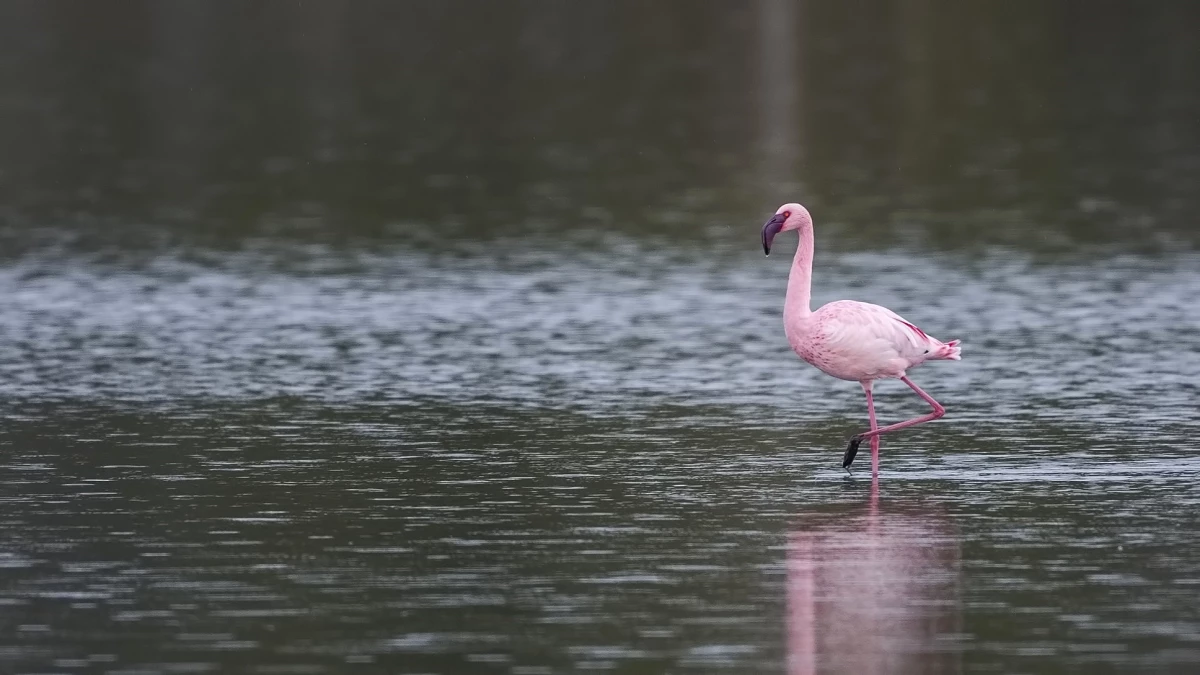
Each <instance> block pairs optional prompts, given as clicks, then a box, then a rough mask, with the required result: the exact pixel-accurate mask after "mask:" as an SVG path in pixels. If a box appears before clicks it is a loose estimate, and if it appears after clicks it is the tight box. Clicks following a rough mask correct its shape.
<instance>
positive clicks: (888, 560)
mask: <svg viewBox="0 0 1200 675" xmlns="http://www.w3.org/2000/svg"><path fill="white" fill-rule="evenodd" d="M822 520H823V522H821V523H820V524H817V523H804V524H802V525H801V526H799V527H798V528H797V529H796V530H794V531H793V532H792V533H791V537H790V540H789V544H788V551H787V608H788V617H787V628H788V636H787V637H788V672H789V674H790V675H814V674H815V673H854V674H855V675H871V674H876V673H877V674H880V675H882V674H884V673H887V674H889V675H891V674H895V673H922V674H926V675H928V674H943V673H961V672H962V662H961V658H960V653H959V650H958V648H957V645H956V643H955V640H956V637H957V636H958V635H959V634H960V633H961V632H962V613H961V607H960V601H961V593H960V584H959V578H960V561H961V553H960V547H959V541H958V537H957V534H956V533H955V531H954V528H953V526H952V524H951V522H950V520H949V519H948V518H947V517H946V516H945V514H943V513H941V512H940V511H938V510H937V509H934V508H927V507H920V506H914V505H894V504H887V503H885V505H884V508H881V507H880V504H879V484H878V482H877V481H875V480H873V481H872V482H871V492H870V499H869V501H868V503H867V505H866V507H865V508H863V509H862V510H861V511H860V512H858V513H851V514H844V513H843V514H838V516H837V518H835V519H829V518H828V517H826V518H823V519H822Z"/></svg>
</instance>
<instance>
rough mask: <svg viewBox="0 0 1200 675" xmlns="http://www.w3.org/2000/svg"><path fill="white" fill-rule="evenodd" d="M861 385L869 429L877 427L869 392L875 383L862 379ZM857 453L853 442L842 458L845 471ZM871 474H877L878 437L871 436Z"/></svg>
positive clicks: (873, 405) (872, 397) (872, 398)
mask: <svg viewBox="0 0 1200 675" xmlns="http://www.w3.org/2000/svg"><path fill="white" fill-rule="evenodd" d="M859 384H861V385H862V388H863V393H865V394H866V395H867V418H868V419H870V420H871V431H875V430H876V429H878V428H879V424H878V423H877V422H876V421H875V397H874V395H873V394H872V393H871V387H872V385H874V384H875V382H874V380H863V381H862V382H859ZM857 454H858V444H857V443H854V444H853V445H851V446H850V447H849V448H847V449H846V456H845V458H843V459H842V468H843V469H845V470H846V472H847V473H849V471H850V463H851V462H853V461H854V456H855V455H857ZM871 475H872V476H878V475H879V437H878V436H872V437H871Z"/></svg>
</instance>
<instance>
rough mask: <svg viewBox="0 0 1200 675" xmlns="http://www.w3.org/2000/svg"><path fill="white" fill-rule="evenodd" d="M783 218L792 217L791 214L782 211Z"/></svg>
mask: <svg viewBox="0 0 1200 675" xmlns="http://www.w3.org/2000/svg"><path fill="white" fill-rule="evenodd" d="M783 217H784V218H791V217H792V212H791V211H784V212H783Z"/></svg>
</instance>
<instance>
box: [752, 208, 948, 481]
mask: <svg viewBox="0 0 1200 675" xmlns="http://www.w3.org/2000/svg"><path fill="white" fill-rule="evenodd" d="M791 230H799V232H800V245H799V246H797V247H796V257H795V259H794V260H792V271H791V273H790V275H789V276H788V288H787V297H786V299H785V300H784V306H783V328H784V332H785V333H786V334H787V338H788V342H789V343H790V344H791V345H792V350H793V351H795V352H796V354H798V355H799V356H800V358H802V359H804V360H805V361H807V362H809V363H810V364H812V365H814V366H816V367H817V369H819V370H820V371H821V372H823V373H825V374H826V375H832V376H833V377H836V378H839V379H842V380H852V381H855V382H858V383H859V384H860V385H862V388H863V391H864V392H865V393H866V395H867V417H868V419H869V420H870V422H871V429H870V431H864V432H862V433H859V434H855V435H854V436H852V437H851V438H850V444H849V445H848V446H847V447H846V455H845V457H844V458H843V459H842V468H843V469H845V470H846V471H847V472H849V471H850V463H851V462H853V461H854V456H855V455H856V454H858V446H859V444H860V443H862V442H863V441H865V440H868V439H869V440H870V441H871V476H872V477H875V476H878V475H879V436H880V435H882V434H886V433H889V432H892V431H899V430H900V429H904V428H907V427H911V426H915V425H917V424H923V423H925V422H932V421H933V420H936V419H938V418H940V417H941V416H943V415H945V414H946V409H945V408H944V407H942V404H941V403H938V402H937V401H935V400H934V399H933V397H932V396H930V395H929V394H926V393H925V392H924V391H922V390H921V388H920V387H918V386H917V385H916V384H915V383H913V381H912V380H910V379H909V378H908V370H909V369H910V368H915V367H916V366H919V365H921V364H922V363H924V362H926V361H936V360H951V361H958V360H960V358H961V357H960V356H959V346H958V343H959V341H958V340H951V341H950V342H946V343H943V342H942V341H940V340H938V339H936V338H934V337H932V336H930V335H928V334H926V333H925V331H923V330H921V329H920V328H917V327H916V325H914V324H912V323H910V322H908V321H905V320H904V318H903V317H901V316H900V315H899V314H896V313H895V312H893V311H892V310H890V309H887V308H886V307H880V306H879V305H872V304H870V303H867V302H856V301H854V300H837V301H835V302H831V303H829V304H827V305H824V306H822V307H821V308H820V309H818V310H817V311H815V312H814V311H812V309H810V296H811V290H812V262H813V221H812V216H811V215H809V213H808V209H806V208H804V207H803V206H801V205H799V204H796V203H790V204H784V205H783V206H780V207H779V210H777V211H776V212H775V215H774V216H772V218H771V219H770V220H768V221H767V222H766V224H765V225H763V229H762V244H763V253H765V254H767V255H770V254H771V242H772V241H774V239H775V236H776V235H777V234H779V233H780V232H789V231H791ZM881 378H896V379H899V380H900V381H901V382H903V383H904V384H906V385H908V386H909V388H910V389H912V390H913V391H915V392H916V393H917V395H918V396H920V397H921V398H922V399H924V400H925V402H926V403H928V404H929V405H930V406H931V407H932V408H933V411H932V412H930V413H928V414H926V415H921V416H919V417H914V418H912V419H910V420H905V421H903V422H897V423H896V424H889V425H888V426H885V427H880V426H879V425H878V424H877V423H876V421H875V401H874V399H873V398H872V394H871V389H872V386H873V385H874V383H875V380H878V379H881Z"/></svg>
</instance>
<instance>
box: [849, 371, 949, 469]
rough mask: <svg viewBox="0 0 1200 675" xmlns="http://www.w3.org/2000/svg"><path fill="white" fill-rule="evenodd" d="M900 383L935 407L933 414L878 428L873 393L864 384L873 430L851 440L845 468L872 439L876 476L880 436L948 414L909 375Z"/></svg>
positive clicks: (873, 464)
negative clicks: (862, 444) (860, 446)
mask: <svg viewBox="0 0 1200 675" xmlns="http://www.w3.org/2000/svg"><path fill="white" fill-rule="evenodd" d="M900 381H901V382H903V383H904V384H907V385H908V386H909V388H910V389H912V390H913V391H915V392H917V396H920V397H921V398H923V399H925V402H926V403H928V404H929V405H930V406H932V407H933V412H931V413H929V414H928V415H921V416H920V417H914V418H912V419H911V420H904V421H903V422H897V423H895V424H889V425H887V426H886V427H876V425H875V420H874V417H875V410H874V405H873V404H872V401H871V391H870V389H869V388H868V386H867V385H865V384H864V385H863V388H864V389H867V409H868V411H869V413H870V415H871V418H872V419H871V430H870V431H867V432H864V433H861V434H858V435H856V436H854V437H853V438H851V439H850V445H849V446H848V447H847V448H846V458H845V459H844V460H842V465H843V468H845V467H849V466H850V462H852V461H854V455H855V454H857V453H858V444H859V443H862V442H863V441H865V440H867V439H871V475H875V474H876V472H877V469H878V460H879V436H880V435H881V434H886V433H888V432H889V431H899V430H900V429H905V428H907V427H911V426H916V425H918V424H924V423H925V422H932V421H933V420H936V419H938V418H939V417H941V416H942V415H945V414H946V409H945V408H944V407H942V404H941V403H938V402H937V401H935V400H933V397H932V396H930V395H929V394H926V393H925V392H924V391H922V390H921V388H920V387H918V386H917V385H916V384H914V383H913V381H912V380H910V379H908V376H907V375H905V376H904V377H901V378H900Z"/></svg>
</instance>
